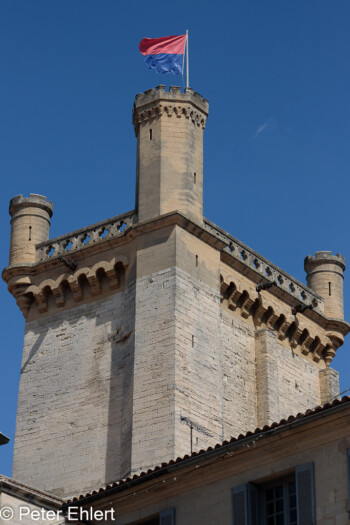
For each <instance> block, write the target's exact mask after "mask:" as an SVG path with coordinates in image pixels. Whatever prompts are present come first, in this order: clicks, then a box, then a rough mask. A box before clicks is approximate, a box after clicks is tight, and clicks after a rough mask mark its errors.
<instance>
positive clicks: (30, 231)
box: [28, 226, 32, 241]
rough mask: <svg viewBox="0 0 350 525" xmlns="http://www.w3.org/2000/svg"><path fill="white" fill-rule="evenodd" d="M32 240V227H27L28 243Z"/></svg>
mask: <svg viewBox="0 0 350 525" xmlns="http://www.w3.org/2000/svg"><path fill="white" fill-rule="evenodd" d="M31 240H32V227H31V226H29V237H28V241H31Z"/></svg>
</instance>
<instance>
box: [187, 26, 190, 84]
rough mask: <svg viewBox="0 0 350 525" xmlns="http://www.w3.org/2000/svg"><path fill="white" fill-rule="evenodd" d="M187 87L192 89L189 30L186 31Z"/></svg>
mask: <svg viewBox="0 0 350 525" xmlns="http://www.w3.org/2000/svg"><path fill="white" fill-rule="evenodd" d="M186 87H190V68H189V56H188V29H186Z"/></svg>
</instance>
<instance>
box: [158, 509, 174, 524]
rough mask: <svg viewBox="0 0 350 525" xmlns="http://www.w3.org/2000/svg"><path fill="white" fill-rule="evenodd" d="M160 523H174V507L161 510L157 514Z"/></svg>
mask: <svg viewBox="0 0 350 525" xmlns="http://www.w3.org/2000/svg"><path fill="white" fill-rule="evenodd" d="M159 523H160V525H175V509H166V510H162V512H161V513H160V514H159Z"/></svg>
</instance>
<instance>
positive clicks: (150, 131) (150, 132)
mask: <svg viewBox="0 0 350 525" xmlns="http://www.w3.org/2000/svg"><path fill="white" fill-rule="evenodd" d="M149 140H152V129H150V130H149Z"/></svg>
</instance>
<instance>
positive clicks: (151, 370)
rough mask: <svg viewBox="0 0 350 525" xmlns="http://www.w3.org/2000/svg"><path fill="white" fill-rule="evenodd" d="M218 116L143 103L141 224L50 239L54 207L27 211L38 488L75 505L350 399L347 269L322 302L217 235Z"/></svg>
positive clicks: (22, 416) (21, 443)
mask: <svg viewBox="0 0 350 525" xmlns="http://www.w3.org/2000/svg"><path fill="white" fill-rule="evenodd" d="M208 109H209V107H208V102H207V101H206V100H205V99H204V98H203V97H201V96H200V95H199V94H198V93H195V92H194V91H193V90H192V89H190V88H186V89H185V91H184V93H182V92H181V91H180V88H177V87H170V90H169V91H166V90H165V88H164V86H159V87H157V88H156V89H151V90H149V91H146V92H145V93H143V94H140V95H137V97H136V99H135V104H134V108H133V125H134V129H135V135H136V139H137V187H136V207H135V210H133V211H131V212H127V213H123V214H121V215H118V216H116V217H113V218H111V219H108V220H104V221H102V222H100V223H97V224H94V225H91V226H89V227H86V228H82V229H80V230H77V231H75V232H71V233H69V234H65V235H62V236H60V237H57V238H55V239H50V237H49V228H50V221H51V218H52V215H53V205H52V203H51V202H50V201H47V199H46V198H45V197H43V196H41V195H35V194H31V195H30V196H29V197H28V198H24V197H23V196H22V195H19V196H17V197H14V199H12V200H11V203H10V215H11V243H10V261H9V266H7V267H6V268H5V269H4V271H3V278H4V280H5V281H6V283H7V284H8V289H9V291H10V292H11V294H12V295H13V296H14V297H15V299H16V301H17V304H18V306H19V308H20V309H21V311H22V313H23V315H24V316H25V318H26V328H25V337H24V349H23V361H22V370H21V379H20V390H19V402H18V413H17V425H16V438H15V451H14V466H13V476H14V478H15V479H18V480H20V481H21V482H22V483H25V484H30V485H32V486H34V487H35V488H36V489H38V490H41V491H48V492H50V493H52V494H54V495H56V497H60V498H72V497H73V496H75V495H76V494H79V493H83V492H87V491H90V490H91V489H92V488H94V487H101V486H105V485H106V484H109V483H112V482H115V481H116V480H120V479H123V478H126V477H128V476H134V475H135V476H138V475H139V473H140V472H141V471H147V470H148V469H153V468H154V467H155V466H156V465H161V464H162V463H164V464H168V462H169V460H171V459H174V458H177V457H184V456H185V455H186V454H191V453H197V452H198V451H200V450H206V449H207V448H208V447H214V446H215V445H216V444H217V443H223V442H225V441H230V440H231V439H232V438H233V437H235V436H239V435H240V434H246V433H247V432H251V431H254V430H255V429H257V428H258V429H263V428H264V427H265V426H268V427H269V426H271V425H272V424H274V423H275V422H279V421H280V420H282V419H284V418H288V417H289V416H290V415H291V414H296V413H305V412H306V411H307V410H308V409H310V408H311V409H313V408H314V407H316V406H318V405H324V404H325V403H330V404H332V402H333V401H334V400H335V399H336V398H337V397H338V395H339V381H338V373H337V372H336V371H335V370H333V369H332V368H331V366H330V365H331V362H332V359H333V357H334V356H335V353H336V351H337V349H338V348H339V346H340V345H341V344H342V343H343V341H344V336H345V335H346V334H347V333H348V332H349V324H348V323H346V322H345V321H344V314H343V272H344V270H345V261H344V258H343V257H342V256H341V255H339V254H337V255H332V253H331V252H317V253H316V254H315V255H314V256H308V257H307V258H306V259H305V270H306V278H307V286H306V285H305V284H303V283H300V282H298V281H297V280H295V279H294V278H293V277H291V276H290V275H288V274H287V273H286V272H284V271H283V270H282V269H280V268H278V267H277V266H276V265H274V264H273V263H272V262H270V261H268V260H267V259H265V258H264V257H262V256H261V255H259V254H258V253H256V252H255V251H254V250H252V249H250V248H248V247H247V246H246V245H245V244H243V243H242V242H240V241H239V240H237V239H236V238H234V237H233V236H232V235H230V234H229V233H227V232H225V231H223V230H222V229H221V228H219V227H218V226H216V225H215V224H214V223H212V222H211V221H209V220H208V219H206V218H204V217H203V133H204V129H205V125H206V120H207V117H208ZM267 442H268V443H270V441H269V440H267V441H266V443H267ZM264 443H265V441H264ZM271 443H272V441H271ZM269 446H270V445H269ZM274 446H275V445H274V444H273V443H272V444H271V447H272V448H273V447H274ZM345 448H346V447H345ZM264 453H265V452H264ZM304 459H305V458H304V457H300V460H299V462H297V463H295V465H297V464H298V465H299V464H300V465H302V464H304V463H302V461H304ZM294 460H295V458H293V460H291V461H294ZM242 465H243V464H242ZM295 465H294V466H295ZM270 467H271V468H272V469H274V463H273V462H271V464H270ZM270 467H269V468H270ZM271 468H270V470H269V471H266V474H264V475H263V474H262V475H263V477H264V476H265V477H266V479H267V478H268V477H269V475H270V474H269V473H271V472H270V471H271ZM281 468H282V471H284V470H286V472H287V470H288V469H289V467H288V468H287V467H284V466H283V467H281ZM289 470H290V469H289ZM289 470H288V472H289ZM288 475H291V476H292V478H293V473H292V474H290V472H289V474H288ZM241 477H242V476H241ZM242 479H243V478H242ZM252 479H253V480H255V479H260V478H259V476H258V478H256V475H255V474H254V475H253V478H252ZM293 479H295V474H294V478H293ZM231 481H232V483H233V482H234V483H236V482H238V477H236V478H235V479H234V480H233V479H232V480H231ZM231 481H230V483H231ZM232 483H231V485H232ZM202 495H203V497H204V498H205V497H206V496H205V491H204V492H203V493H202ZM320 497H321V496H320ZM230 501H231V500H230ZM165 510H167V509H165ZM343 514H344V513H343ZM168 518H169V519H172V518H171V517H166V519H168ZM132 519H134V518H132ZM142 519H143V518H142ZM152 519H153V518H152ZM155 519H158V518H157V517H156V518H155ZM164 519H165V518H164ZM189 519H190V518H189ZM191 519H192V520H193V517H192V518H191ZM198 519H199V518H198ZM201 522H203V519H201ZM204 522H205V521H204ZM120 523H128V521H121V522H120ZM164 523H165V522H164ZM169 523H171V522H169ZM179 523H182V521H180V522H179ZM183 523H195V522H194V521H183ZM198 523H199V521H198ZM207 523H212V522H211V521H207ZM222 523H224V521H223V522H222ZM237 523H239V522H237ZM242 523H243V522H242ZM276 523H277V522H276ZM300 523H301V522H300ZM305 523H306V522H305ZM310 523H311V522H310ZM324 523H325V524H326V523H327V525H330V524H331V523H332V522H324ZM334 523H336V522H334ZM337 523H338V522H337ZM291 524H292V522H291Z"/></svg>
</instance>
